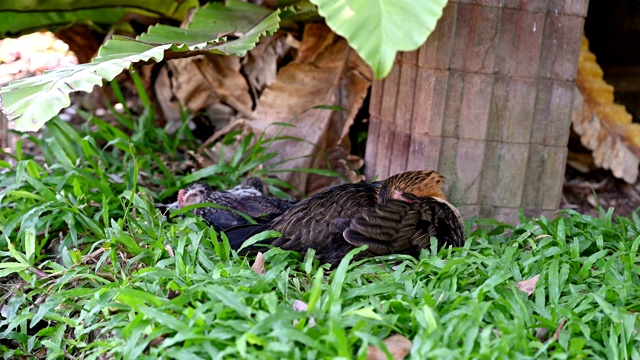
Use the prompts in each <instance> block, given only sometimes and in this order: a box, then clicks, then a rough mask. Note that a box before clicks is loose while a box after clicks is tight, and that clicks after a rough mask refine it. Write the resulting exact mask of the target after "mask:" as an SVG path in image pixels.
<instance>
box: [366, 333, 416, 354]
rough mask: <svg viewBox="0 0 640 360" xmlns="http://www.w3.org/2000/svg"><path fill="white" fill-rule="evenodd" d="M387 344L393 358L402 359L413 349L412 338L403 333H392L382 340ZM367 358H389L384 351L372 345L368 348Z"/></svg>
mask: <svg viewBox="0 0 640 360" xmlns="http://www.w3.org/2000/svg"><path fill="white" fill-rule="evenodd" d="M382 342H383V343H384V344H385V345H386V346H387V350H389V353H391V356H392V358H393V360H401V359H404V358H405V357H407V355H409V351H411V346H412V345H413V344H412V343H411V340H409V339H407V338H406V337H404V336H402V335H398V334H396V335H391V336H389V337H388V338H386V339H384V340H383V341H382ZM367 360H387V355H386V354H385V353H384V351H382V350H380V349H379V348H377V347H376V346H373V345H370V346H369V348H368V349H367Z"/></svg>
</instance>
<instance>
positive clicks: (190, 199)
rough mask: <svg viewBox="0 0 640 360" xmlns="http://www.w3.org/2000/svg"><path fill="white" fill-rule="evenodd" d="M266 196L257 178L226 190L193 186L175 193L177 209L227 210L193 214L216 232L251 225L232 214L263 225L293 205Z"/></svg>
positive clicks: (196, 211)
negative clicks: (207, 203) (214, 205)
mask: <svg viewBox="0 0 640 360" xmlns="http://www.w3.org/2000/svg"><path fill="white" fill-rule="evenodd" d="M266 194H267V187H266V184H265V183H264V181H262V180H261V179H259V178H256V177H252V178H248V179H245V180H244V181H243V182H242V183H240V184H239V185H237V186H235V187H233V188H231V189H229V190H216V189H215V188H213V187H211V186H209V185H206V184H202V183H194V184H191V185H189V186H187V187H186V188H184V189H182V190H180V191H179V192H178V201H177V203H176V205H177V207H178V208H182V207H185V206H187V205H192V204H199V203H203V202H210V203H214V204H217V205H220V206H223V207H226V208H228V209H225V208H214V207H201V208H197V209H194V210H193V213H194V214H195V215H197V216H200V217H201V218H203V219H205V220H207V222H209V224H211V225H212V226H213V227H214V228H215V229H216V230H218V231H219V230H222V229H226V228H228V227H231V226H235V225H241V224H249V223H250V222H249V221H248V220H247V219H245V218H244V217H242V216H241V215H239V214H238V213H237V212H236V211H233V210H237V211H240V212H242V213H244V214H246V215H248V216H250V217H251V218H253V219H254V220H255V221H256V222H258V223H264V222H267V221H270V220H273V219H274V218H275V217H277V216H279V215H281V214H282V213H283V212H284V211H286V210H287V209H289V208H290V207H291V206H292V205H293V204H294V203H295V202H294V201H293V200H285V199H278V198H275V197H272V196H267V195H266ZM230 209H231V210H230Z"/></svg>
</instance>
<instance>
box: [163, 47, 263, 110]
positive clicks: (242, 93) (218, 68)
mask: <svg viewBox="0 0 640 360" xmlns="http://www.w3.org/2000/svg"><path fill="white" fill-rule="evenodd" d="M168 64H169V70H170V71H171V73H172V76H171V83H172V90H173V94H174V95H175V97H176V98H177V99H178V100H180V102H181V103H182V104H183V105H184V106H186V107H187V108H188V109H189V110H190V111H191V112H198V111H201V110H203V109H206V108H207V107H209V106H211V105H214V104H217V103H219V102H224V103H225V104H227V105H229V106H231V107H232V108H234V109H235V110H236V111H237V112H239V113H241V114H242V115H243V116H245V117H248V116H250V115H251V111H252V106H253V101H252V100H251V96H250V95H249V85H248V84H247V81H246V80H245V78H244V76H242V74H241V73H240V60H239V59H238V58H236V57H233V56H222V55H198V56H193V57H189V58H184V59H174V60H170V61H169V62H168Z"/></svg>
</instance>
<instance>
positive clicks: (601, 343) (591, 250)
mask: <svg viewBox="0 0 640 360" xmlns="http://www.w3.org/2000/svg"><path fill="white" fill-rule="evenodd" d="M113 86H114V88H116V89H117V86H116V84H113ZM116 93H117V91H116ZM130 114H131V111H130V110H129V109H124V111H123V112H122V113H120V114H118V116H117V120H118V121H119V126H114V125H113V124H109V123H107V122H105V121H104V120H101V119H97V118H95V117H91V116H88V115H86V114H85V115H86V116H87V120H88V121H87V123H86V124H85V125H84V126H83V128H82V129H81V130H76V129H74V128H72V127H71V126H69V124H68V123H66V122H64V121H61V120H60V119H54V120H53V121H51V122H49V123H48V124H47V126H46V127H45V131H44V133H43V135H42V136H41V137H37V138H36V137H34V136H27V135H25V136H24V137H23V139H22V140H21V141H20V142H19V144H18V146H19V147H18V149H17V155H16V158H15V161H16V162H17V163H16V165H15V166H11V165H10V164H8V163H6V162H0V167H2V171H0V188H1V189H2V190H0V233H1V235H0V236H1V238H0V239H1V240H0V261H1V262H0V278H2V283H1V284H0V288H2V290H3V291H2V292H0V307H2V313H1V315H0V354H1V355H2V357H3V358H5V359H11V358H18V357H21V356H24V357H27V358H29V357H35V356H42V355H43V354H46V356H47V357H48V358H62V357H65V356H73V357H83V358H86V359H97V358H100V357H101V356H107V357H113V358H127V359H129V358H131V359H133V358H136V359H137V358H140V359H157V358H162V359H165V358H166V359H169V358H186V357H194V358H251V359H316V358H336V357H340V358H358V359H365V358H366V351H367V347H368V346H369V345H372V344H373V345H376V346H383V345H382V342H381V340H382V339H384V338H386V337H388V336H389V335H392V334H401V335H403V336H405V337H407V338H408V339H410V340H411V341H412V343H413V346H412V349H411V358H415V359H442V358H447V359H469V358H499V359H513V358H526V359H530V358H572V359H573V358H578V359H580V358H582V359H585V358H589V359H591V358H596V359H597V358H635V359H638V358H640V354H639V351H638V349H639V348H640V334H639V333H638V331H639V330H640V321H639V319H638V316H637V313H638V311H640V305H639V304H640V265H639V264H640V261H639V260H638V259H639V256H638V255H639V254H638V249H639V248H640V218H639V217H638V216H637V214H635V213H634V214H633V215H632V216H631V218H621V217H618V218H615V219H614V218H613V212H612V210H610V211H607V212H605V211H602V212H601V215H600V216H599V217H598V218H593V217H589V216H584V215H580V214H578V213H576V212H573V211H565V212H562V213H561V214H560V216H559V217H558V218H557V219H555V220H550V219H546V218H540V219H526V218H522V219H521V223H520V224H519V225H517V226H511V225H507V224H503V223H500V222H497V221H495V220H490V219H481V220H478V219H472V220H470V221H468V222H467V226H468V228H472V227H474V228H476V230H475V231H473V232H470V235H469V239H468V242H467V244H466V245H465V247H463V248H456V249H443V250H441V251H439V252H438V251H436V241H435V239H434V241H432V246H431V248H430V249H427V250H425V251H423V253H422V255H421V257H420V259H413V258H411V257H408V256H405V255H393V256H386V257H380V258H376V259H367V260H362V261H358V262H352V261H351V259H352V257H353V255H355V253H356V252H357V251H360V249H356V250H354V252H352V253H351V254H350V255H349V256H347V258H345V260H344V261H343V262H342V263H341V264H340V266H339V267H338V268H337V269H335V270H334V271H332V272H327V271H326V270H327V267H326V266H320V264H318V263H317V261H316V260H314V258H313V252H312V251H310V252H309V253H308V254H307V255H306V256H305V257H301V256H300V255H299V254H297V253H293V252H288V251H283V250H280V249H276V248H274V249H270V250H268V251H266V253H265V254H264V256H265V259H266V273H265V274H264V275H259V274H257V273H255V272H253V271H252V269H251V268H250V266H249V264H250V262H251V261H252V260H251V259H245V258H243V257H240V256H238V255H237V254H236V253H235V252H233V251H231V250H230V249H229V243H228V241H226V237H225V236H224V234H217V233H216V232H215V231H214V230H213V229H212V228H210V227H208V226H206V225H205V224H204V223H203V222H202V221H201V220H200V219H199V218H194V217H187V218H175V219H173V220H172V219H170V218H168V217H167V215H166V214H163V213H162V212H161V211H159V210H158V209H156V208H155V207H154V203H155V202H156V201H157V200H158V199H159V198H161V197H163V196H165V195H167V194H169V193H170V192H172V191H173V190H171V191H170V190H166V191H164V190H165V189H177V187H179V186H181V185H183V184H186V183H187V182H189V181H193V180H196V179H200V180H205V179H206V180H207V181H210V182H212V183H214V184H217V185H221V186H227V187H228V186H231V185H234V184H235V183H236V182H237V181H239V180H240V177H241V175H243V174H245V173H247V172H248V173H251V174H265V173H268V172H269V171H270V170H269V167H268V166H265V165H264V164H263V162H264V161H266V160H267V159H270V158H271V156H272V155H271V153H270V152H269V150H268V148H269V145H270V144H271V143H272V142H273V141H277V139H264V138H262V137H261V136H258V137H257V139H256V141H255V144H257V145H251V139H249V140H247V139H244V140H243V141H241V143H240V144H239V146H238V147H237V148H236V149H235V150H230V149H229V150H230V151H233V156H231V159H232V160H230V161H228V162H223V161H221V162H220V163H218V164H216V165H214V166H212V167H211V169H208V168H207V169H203V170H200V171H198V172H195V173H191V174H175V173H173V172H172V171H171V170H169V169H171V164H173V163H178V162H181V161H184V158H183V157H182V156H183V155H182V152H181V150H180V149H181V148H185V147H189V148H193V147H195V145H194V140H193V137H192V136H191V134H190V132H189V130H188V127H187V126H186V125H185V126H183V127H182V128H181V129H179V130H178V131H177V132H176V133H175V134H173V135H168V134H167V133H166V130H165V129H158V128H156V127H155V124H154V122H153V121H152V119H153V111H152V109H150V108H147V109H146V110H145V111H144V113H143V114H142V115H141V117H140V118H135V117H134V116H132V115H130ZM185 120H186V119H185ZM185 124H186V121H185ZM121 129H122V130H121ZM127 134H130V135H127ZM230 136H231V135H230ZM225 141H227V142H230V141H231V138H230V137H229V138H227V139H225ZM28 142H34V143H35V144H36V145H37V147H38V148H40V149H42V156H41V157H38V158H32V157H28V156H25V155H23V151H22V146H23V145H25V144H27V143H28ZM271 235H273V234H269V233H266V234H263V235H261V236H271ZM535 276H539V280H538V282H537V284H536V286H535V289H534V290H533V292H532V295H530V296H529V295H527V294H526V293H524V292H523V291H521V290H519V289H518V288H517V287H516V283H517V282H520V281H522V280H527V279H531V278H534V277H535ZM297 301H303V302H305V303H306V304H307V310H303V311H296V310H295V309H294V307H293V305H294V303H296V302H297ZM36 354H38V355H36Z"/></svg>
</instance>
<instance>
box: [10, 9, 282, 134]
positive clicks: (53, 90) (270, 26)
mask: <svg viewBox="0 0 640 360" xmlns="http://www.w3.org/2000/svg"><path fill="white" fill-rule="evenodd" d="M278 13H279V11H278V10H276V11H270V10H268V9H265V8H262V7H259V6H255V5H251V4H247V3H244V2H240V1H229V2H228V3H227V5H226V6H224V5H221V4H209V5H208V6H205V7H203V8H201V9H200V10H199V11H198V12H197V13H196V14H195V15H194V18H193V20H192V22H191V23H190V25H189V27H188V28H187V29H182V28H178V27H173V26H168V25H154V26H152V27H150V28H149V30H148V32H147V33H145V34H143V35H141V36H138V37H137V38H136V39H135V40H134V39H130V38H126V37H121V36H114V37H113V39H111V40H109V41H107V42H106V44H104V45H103V46H102V47H101V48H100V51H99V52H98V56H97V57H96V58H95V59H93V60H92V61H91V62H90V63H88V64H80V65H76V66H70V67H66V68H59V69H55V70H51V71H48V72H47V73H46V74H44V75H42V76H34V77H31V78H26V79H21V80H17V81H13V82H12V83H11V85H9V86H5V87H3V88H2V89H0V97H1V98H2V106H3V111H4V112H5V113H6V114H7V118H8V119H9V127H10V128H12V129H15V130H18V131H37V130H38V129H40V128H41V127H42V126H43V125H44V123H45V122H47V121H48V120H49V119H51V118H52V117H53V116H55V115H57V114H58V113H59V112H60V110H62V109H63V108H65V107H67V106H69V105H70V99H69V94H70V93H71V92H75V91H85V92H90V91H91V90H92V89H93V87H94V86H96V85H98V86H100V85H102V82H103V81H104V80H106V81H111V80H113V79H114V78H115V77H116V76H117V75H118V74H120V73H121V72H122V71H124V70H126V69H131V68H132V64H134V63H138V62H146V61H150V60H153V61H156V62H158V61H161V60H163V59H164V58H165V57H178V56H184V55H193V54H200V53H202V52H204V51H209V52H213V53H218V54H224V55H236V56H244V54H246V52H247V50H249V49H252V48H253V47H254V46H255V44H256V43H257V42H258V40H259V38H260V37H261V36H264V35H270V34H272V33H273V32H275V31H276V30H277V29H278V23H279V20H280V19H279V17H278ZM229 29H233V30H234V31H235V32H239V33H242V34H243V35H241V36H240V37H239V38H237V39H233V40H227V37H225V36H220V35H219V34H220V33H221V32H224V31H225V30H229Z"/></svg>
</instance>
